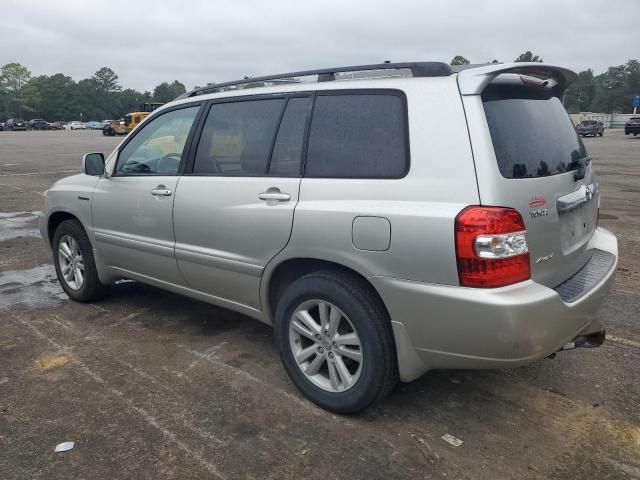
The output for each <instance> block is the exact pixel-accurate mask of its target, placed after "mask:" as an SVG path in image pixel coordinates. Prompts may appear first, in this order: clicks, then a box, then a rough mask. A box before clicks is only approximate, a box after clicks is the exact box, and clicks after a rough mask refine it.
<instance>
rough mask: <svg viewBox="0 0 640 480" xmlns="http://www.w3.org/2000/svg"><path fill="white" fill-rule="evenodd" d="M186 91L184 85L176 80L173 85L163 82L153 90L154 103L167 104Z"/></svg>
mask: <svg viewBox="0 0 640 480" xmlns="http://www.w3.org/2000/svg"><path fill="white" fill-rule="evenodd" d="M186 91H187V89H186V88H185V86H184V84H183V83H181V82H179V81H178V80H174V81H173V83H167V82H162V83H161V84H160V85H158V86H157V87H156V88H154V89H153V101H154V102H162V103H167V102H170V101H171V100H174V99H175V98H176V97H178V96H180V95H182V94H183V93H185V92H186Z"/></svg>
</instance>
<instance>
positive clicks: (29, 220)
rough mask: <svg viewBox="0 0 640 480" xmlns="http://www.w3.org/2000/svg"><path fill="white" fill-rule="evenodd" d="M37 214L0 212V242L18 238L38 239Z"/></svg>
mask: <svg viewBox="0 0 640 480" xmlns="http://www.w3.org/2000/svg"><path fill="white" fill-rule="evenodd" d="M37 220H38V212H5V213H1V212H0V242H4V241H6V240H12V239H14V238H19V237H40V230H38V225H37Z"/></svg>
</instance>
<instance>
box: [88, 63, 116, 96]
mask: <svg viewBox="0 0 640 480" xmlns="http://www.w3.org/2000/svg"><path fill="white" fill-rule="evenodd" d="M93 80H94V81H95V86H96V88H97V89H98V90H99V91H100V92H104V93H114V92H119V91H120V90H122V87H121V86H120V84H119V83H118V75H116V73H115V72H114V71H113V70H111V69H110V68H109V67H102V68H101V69H100V70H98V71H97V72H96V73H94V74H93Z"/></svg>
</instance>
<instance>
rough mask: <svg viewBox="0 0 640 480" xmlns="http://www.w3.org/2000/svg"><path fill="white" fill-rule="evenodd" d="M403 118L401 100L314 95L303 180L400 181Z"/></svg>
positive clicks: (404, 165)
mask: <svg viewBox="0 0 640 480" xmlns="http://www.w3.org/2000/svg"><path fill="white" fill-rule="evenodd" d="M406 118H407V117H406V109H405V102H404V97H403V96H401V94H397V93H388V94H386V93H385V94H378V93H375V94H374V93H371V94H369V93H366V94H353V93H333V92H332V93H331V94H329V95H323V94H319V95H318V96H317V98H316V103H315V106H314V109H313V118H312V121H311V129H310V133H309V147H308V153H307V165H306V172H305V176H307V177H318V178H327V177H331V178H400V177H402V176H404V175H405V173H406V171H407V169H408V166H409V165H408V162H409V152H408V146H407V120H406Z"/></svg>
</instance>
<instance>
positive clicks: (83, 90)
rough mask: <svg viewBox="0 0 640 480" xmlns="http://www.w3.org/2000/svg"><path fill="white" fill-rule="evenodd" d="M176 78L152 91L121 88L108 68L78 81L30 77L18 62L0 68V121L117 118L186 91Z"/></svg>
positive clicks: (62, 76)
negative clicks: (144, 104)
mask: <svg viewBox="0 0 640 480" xmlns="http://www.w3.org/2000/svg"><path fill="white" fill-rule="evenodd" d="M185 91H186V89H185V86H184V84H182V83H181V82H179V81H178V80H175V81H173V82H172V83H168V82H163V83H161V84H160V85H158V86H156V87H155V88H154V89H153V93H151V92H148V91H145V92H139V91H137V90H134V89H131V88H123V87H122V85H120V83H119V81H118V75H116V73H115V72H114V71H113V70H111V69H110V68H108V67H103V68H101V69H99V70H98V71H97V72H96V73H95V74H94V75H93V76H92V77H90V78H85V79H82V80H80V81H78V82H76V81H75V80H73V79H72V78H71V77H70V76H68V75H64V74H63V73H56V74H54V75H40V76H32V75H31V72H30V71H29V69H28V68H27V67H25V66H23V65H21V64H19V63H8V64H7V65H5V66H3V67H2V69H0V120H6V119H8V118H11V117H22V118H25V119H27V120H28V119H31V118H44V119H46V120H48V121H50V122H53V121H58V120H63V121H69V120H80V118H81V117H82V119H83V120H85V121H86V120H104V119H117V118H121V117H122V116H124V115H125V114H127V113H129V112H132V111H135V110H138V108H139V106H140V104H141V103H144V102H162V103H166V102H169V101H171V100H173V99H174V98H176V97H177V96H178V95H181V94H183V93H185Z"/></svg>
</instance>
